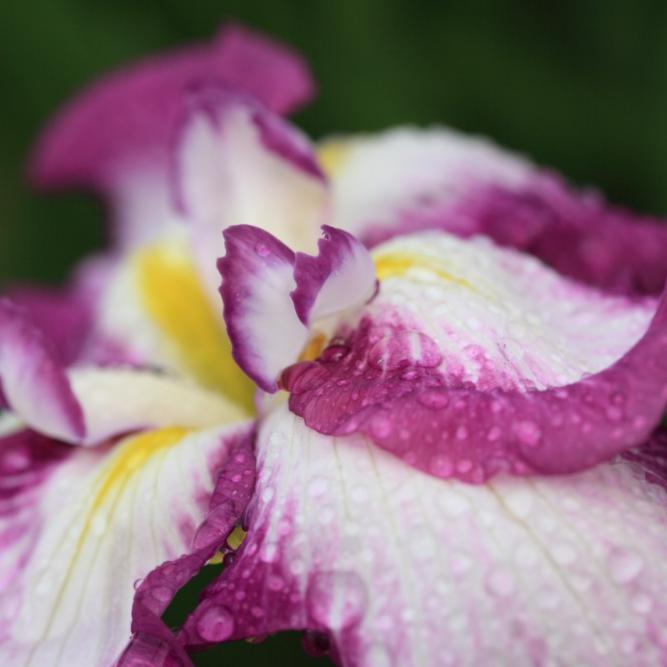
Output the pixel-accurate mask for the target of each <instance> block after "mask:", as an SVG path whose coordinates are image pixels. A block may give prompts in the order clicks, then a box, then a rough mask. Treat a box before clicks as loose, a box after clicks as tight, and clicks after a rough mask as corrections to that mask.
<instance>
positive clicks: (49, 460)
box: [0, 423, 254, 667]
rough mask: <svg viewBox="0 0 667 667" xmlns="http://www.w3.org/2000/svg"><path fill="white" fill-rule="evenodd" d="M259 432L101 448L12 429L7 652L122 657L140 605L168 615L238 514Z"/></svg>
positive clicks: (161, 433)
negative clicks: (252, 438)
mask: <svg viewBox="0 0 667 667" xmlns="http://www.w3.org/2000/svg"><path fill="white" fill-rule="evenodd" d="M251 430H252V426H251V425H250V424H248V423H246V424H238V425H233V426H218V427H216V428H214V429H211V430H208V431H202V432H188V431H186V430H184V429H180V428H171V429H162V430H158V431H151V432H146V433H142V434H140V435H134V436H131V437H128V438H126V439H123V440H121V441H119V442H118V443H116V444H115V445H114V446H107V447H98V448H94V449H84V448H72V447H68V446H66V445H62V444H59V443H57V442H54V441H52V440H49V439H47V438H44V437H43V436H40V435H38V434H36V433H34V432H30V431H17V432H15V433H14V434H12V435H10V436H6V437H4V438H2V439H0V544H1V545H2V549H0V568H1V569H0V618H1V619H2V623H0V662H2V664H3V665H7V667H18V666H19V665H26V664H29V663H31V664H35V665H41V664H44V665H46V664H48V665H53V666H54V667H55V666H57V665H67V666H68V667H70V666H71V667H79V666H80V667H89V666H90V665H100V666H104V665H109V666H110V665H112V664H115V662H116V659H117V658H118V657H119V656H120V654H121V652H122V651H123V649H124V647H125V645H126V644H127V643H128V641H129V640H130V636H131V624H132V620H133V619H132V614H133V605H134V609H135V612H136V609H137V608H140V609H142V610H143V612H144V613H145V614H150V613H153V614H156V615H159V614H160V613H161V612H162V611H163V610H164V609H165V608H166V606H167V605H168V604H169V602H170V600H171V599H172V597H173V595H174V594H175V592H176V591H177V590H178V588H179V587H181V586H182V585H183V584H184V583H185V582H186V581H187V578H188V577H189V576H191V575H192V574H194V573H195V572H196V570H197V569H198V568H199V567H201V566H202V565H203V563H204V562H205V560H206V558H208V557H210V555H211V554H212V553H213V552H214V551H215V550H216V548H218V547H219V546H220V545H221V544H222V543H223V542H224V539H225V537H226V533H227V532H229V530H230V529H231V528H232V527H233V525H234V522H235V521H236V520H238V518H239V516H240V514H241V512H242V511H243V506H244V505H245V502H246V501H247V498H248V497H249V494H250V491H251V489H252V485H253V478H254V470H253V467H252V466H250V467H247V466H246V468H247V470H246V469H243V470H241V469H240V468H239V463H238V461H237V460H236V457H237V456H238V455H239V454H240V452H241V451H244V452H245V454H244V455H246V456H247V455H248V452H249V442H248V438H249V435H250V432H251ZM244 441H245V442H246V443H248V445H246V447H245V449H243V450H241V449H240V447H241V445H242V443H243V442H244ZM228 469H229V470H234V474H233V475H232V477H233V479H234V480H235V481H233V480H232V477H229V476H228V475H227V476H226V471H228ZM221 472H222V476H221V477H220V479H224V480H226V481H225V482H223V483H222V485H221V486H218V487H217V488H216V483H217V482H216V480H218V478H219V475H220V473H221ZM240 473H242V474H240ZM223 496H224V497H223ZM223 508H224V509H223ZM232 514H235V516H233V517H232ZM223 515H225V517H226V522H225V520H223ZM216 517H217V518H216ZM218 519H219V520H218ZM206 522H208V523H206ZM211 522H212V523H213V524H215V527H216V528H217V532H216V531H215V530H212V529H211V530H209V529H207V528H206V527H205V526H206V525H209V526H211V525H212V523H211ZM202 531H203V532H206V533H207V537H206V539H202V538H201V537H200V535H201V534H202ZM205 551H206V554H205V553H204V552H205ZM195 561H196V563H195ZM158 566H160V568H159V570H158V572H159V576H158V575H155V574H151V575H149V573H151V571H152V570H154V568H156V567H158ZM147 575H149V576H148V577H147ZM145 577H147V578H145ZM144 578H145V579H144ZM142 579H143V582H142V583H141V584H140V585H138V587H137V590H136V591H135V582H137V581H141V580H142ZM135 622H136V616H135ZM156 664H157V663H156Z"/></svg>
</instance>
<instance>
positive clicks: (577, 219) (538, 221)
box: [320, 128, 667, 294]
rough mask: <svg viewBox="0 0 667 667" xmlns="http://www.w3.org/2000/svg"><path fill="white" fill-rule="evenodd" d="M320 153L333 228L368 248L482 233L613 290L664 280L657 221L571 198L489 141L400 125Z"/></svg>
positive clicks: (556, 182) (551, 178)
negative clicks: (429, 236)
mask: <svg viewBox="0 0 667 667" xmlns="http://www.w3.org/2000/svg"><path fill="white" fill-rule="evenodd" d="M320 156H321V159H322V163H323V165H324V167H325V169H326V171H327V173H328V175H329V176H330V178H331V187H332V191H333V200H332V223H331V224H334V225H336V226H339V227H342V228H343V229H347V230H349V231H351V232H352V233H354V234H356V235H358V236H360V237H361V238H363V240H364V241H365V242H367V243H368V244H370V245H376V244H377V243H379V242H381V241H384V240H387V239H388V238H391V237H393V236H396V235H399V234H406V233H410V232H414V231H417V230H424V229H441V230H444V231H447V232H449V233H452V234H456V235H459V236H464V237H468V236H471V235H475V234H485V235H487V236H490V237H491V238H493V239H494V240H495V241H496V242H497V243H500V244H502V245H507V246H512V247H515V248H519V249H521V250H524V251H525V252H529V253H531V254H533V255H535V256H536V257H538V258H540V259H541V260H542V261H544V262H546V263H547V264H549V265H551V266H553V267H554V268H555V269H557V270H558V271H559V272H561V273H563V274H565V275H568V276H571V277H573V278H575V279H577V280H580V281H582V282H585V283H588V284H591V285H594V286H597V287H601V288H604V289H609V290H613V291H615V292H621V293H631V294H633V293H638V294H659V293H660V291H661V290H662V287H663V285H664V283H665V280H666V279H667V262H665V260H664V258H665V255H666V253H667V228H665V225H664V223H663V222H662V221H661V220H658V219H655V218H650V217H648V216H640V215H636V214H633V213H631V212H629V211H627V210H624V209H622V208H619V207H615V206H611V205H609V204H608V203H607V202H605V201H604V199H603V198H602V197H601V196H600V195H599V194H598V193H596V192H592V191H590V190H585V191H581V192H579V191H576V190H574V189H573V188H572V187H570V186H568V184H567V183H565V182H564V181H563V180H562V179H561V178H560V177H559V176H557V175H555V174H553V173H552V172H549V171H547V170H545V169H541V168H539V167H536V166H535V165H534V164H531V163H530V162H529V161H528V160H526V159H524V158H522V157H521V156H518V155H514V154H512V153H510V152H508V151H503V150H501V149H500V148H498V147H497V146H495V145H493V144H492V143H490V142H488V141H485V140H482V139H479V138H476V137H467V136H465V135H462V134H460V133H457V132H455V131H453V130H449V129H446V128H435V129H429V130H418V129H410V128H402V129H396V130H391V131H389V132H386V133H384V134H381V135H379V136H361V137H349V138H345V137H343V138H341V139H336V140H332V141H330V142H326V143H325V144H324V145H323V146H322V148H321V149H320Z"/></svg>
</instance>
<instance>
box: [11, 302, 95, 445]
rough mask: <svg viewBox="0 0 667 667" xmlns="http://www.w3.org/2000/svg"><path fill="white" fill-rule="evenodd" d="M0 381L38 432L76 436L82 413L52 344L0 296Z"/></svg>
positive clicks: (80, 431)
mask: <svg viewBox="0 0 667 667" xmlns="http://www.w3.org/2000/svg"><path fill="white" fill-rule="evenodd" d="M0 380H1V381H2V390H3V394H4V397H5V399H6V401H7V403H8V404H9V405H10V406H11V407H12V409H13V410H15V411H16V412H17V413H18V414H19V415H21V417H22V418H24V419H25V420H26V421H27V422H28V423H30V424H31V425H33V426H34V427H35V428H37V430H39V431H40V432H42V433H45V434H48V435H52V436H55V437H59V438H63V439H65V440H69V441H72V440H74V441H76V440H78V439H80V438H82V437H83V436H84V434H85V431H86V426H85V422H84V415H83V411H82V409H81V405H80V404H79V401H78V400H77V398H76V396H75V395H74V392H73V390H72V387H71V386H70V382H69V379H68V377H67V374H66V373H65V369H64V367H63V365H62V364H61V362H60V359H59V355H58V352H57V350H56V349H55V347H54V346H53V344H52V343H51V341H50V340H49V339H47V338H46V337H45V336H44V335H43V333H42V332H41V330H40V329H39V328H38V327H36V326H35V325H34V324H33V323H32V322H31V321H30V319H29V317H28V315H27V313H26V312H25V311H24V310H23V309H21V308H19V307H18V306H16V305H15V304H13V303H11V302H10V301H9V300H7V299H2V300H0Z"/></svg>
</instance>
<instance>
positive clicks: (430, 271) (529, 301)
mask: <svg viewBox="0 0 667 667" xmlns="http://www.w3.org/2000/svg"><path fill="white" fill-rule="evenodd" d="M374 260H375V264H376V268H377V272H378V277H379V278H380V279H381V281H382V282H381V287H380V292H379V295H378V296H377V298H376V299H375V300H374V301H372V302H371V303H370V304H369V305H368V306H367V307H366V308H365V309H364V310H363V311H362V312H361V313H360V314H359V313H358V314H356V315H355V316H354V317H352V318H348V319H347V321H343V322H342V323H339V328H338V330H337V332H336V337H335V339H334V341H333V343H332V346H331V347H330V348H329V349H327V350H325V351H324V352H323V353H322V355H321V357H320V359H319V360H318V361H316V362H307V363H303V364H300V365H298V366H296V367H294V368H293V369H290V370H289V371H288V372H287V373H285V375H284V386H285V387H286V388H287V389H289V390H291V392H292V395H291V397H290V407H291V409H292V410H293V411H294V412H296V413H297V414H299V415H301V416H302V417H303V418H304V419H305V420H306V423H307V424H308V425H309V426H311V427H312V428H314V429H316V430H318V431H320V432H322V433H327V434H331V435H342V434H348V433H353V432H357V431H361V432H363V433H366V434H367V435H368V436H369V437H370V438H371V439H372V440H373V441H374V442H375V443H376V444H378V445H379V446H380V447H383V448H385V449H387V450H389V451H391V452H392V453H394V454H395V455H396V456H399V457H401V458H403V459H404V460H405V461H407V462H409V463H411V464H413V465H415V466H417V467H418V468H421V469H422V470H426V471H429V472H431V473H432V474H435V475H438V476H442V477H452V476H454V477H457V478H459V479H464V480H467V481H470V482H482V481H484V480H485V479H486V478H487V477H489V476H490V475H492V474H494V473H496V472H499V471H502V470H511V471H513V472H515V473H517V474H525V473H530V472H536V471H538V472H542V473H560V472H570V471H574V470H580V469H582V468H585V467H588V466H591V465H594V464H595V463H598V462H599V461H602V460H606V459H609V458H611V457H613V456H615V455H616V454H618V453H619V452H621V451H623V450H625V449H629V448H631V447H633V446H636V445H638V444H640V443H641V442H643V441H644V440H645V438H646V436H647V434H648V433H650V432H651V431H652V430H653V428H654V427H655V425H656V424H657V423H658V422H659V420H660V418H661V414H662V411H663V409H664V406H665V402H666V401H667V396H666V394H665V387H666V386H667V365H666V362H665V346H666V345H667V336H666V335H665V333H664V332H665V324H666V322H665V317H667V311H666V310H665V302H664V297H663V301H661V303H660V306H659V307H658V308H657V310H656V303H655V301H653V300H645V301H642V302H637V301H633V300H629V299H627V298H624V297H616V296H611V295H608V294H605V293H603V292H599V291H596V290H593V289H591V288H588V287H584V286H582V285H580V284H577V283H574V282H572V281H570V280H568V279H565V278H563V277H562V276H559V275H558V274H557V273H555V272H553V271H552V270H550V269H548V268H547V267H545V266H543V265H541V264H539V263H538V262H537V261H536V260H534V259H533V258H531V257H528V256H525V255H520V254H519V253H517V252H515V251H512V250H509V249H502V248H498V247H495V246H493V244H492V243H491V242H489V241H488V240H486V239H473V240H469V241H462V240H459V239H456V238H455V237H452V236H448V235H445V234H443V233H436V232H430V233H422V234H416V235H413V236H410V237H402V238H400V239H396V240H395V241H392V242H389V243H387V244H385V245H383V246H380V247H378V248H377V249H376V251H375V253H374ZM652 317H653V319H652V320H651V318H652ZM649 322H650V326H649Z"/></svg>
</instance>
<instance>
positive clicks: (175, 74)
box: [30, 26, 313, 243]
mask: <svg viewBox="0 0 667 667" xmlns="http://www.w3.org/2000/svg"><path fill="white" fill-rule="evenodd" d="M202 83H215V84H224V85H227V86H230V87H232V88H234V89H235V90H237V91H238V92H242V93H245V94H249V95H252V96H254V97H257V98H258V99H259V100H260V101H262V102H263V103H264V104H265V105H266V106H267V107H268V108H269V109H271V110H273V111H276V112H279V113H283V112H287V111H291V110H293V109H294V108H295V107H297V106H299V105H300V104H302V103H303V102H304V101H306V100H307V99H308V98H309V97H310V96H311V94H312V91H313V82H312V79H311V76H310V73H309V71H308V69H307V67H306V65H305V63H304V62H303V61H302V60H301V59H300V58H299V56H297V55H296V54H295V53H293V52H292V51H290V50H289V49H287V48H286V47H283V46H280V45H278V44H275V43H274V42H272V41H271V40H269V39H267V38H265V37H263V36H260V35H258V34H256V33H253V32H251V31H248V30H246V29H244V28H241V27H237V26H230V27H226V28H225V29H223V30H222V31H221V32H220V34H219V36H218V37H217V38H216V39H215V41H214V42H213V43H212V44H201V45H194V46H191V47H189V48H186V49H182V50H180V51H175V52H172V53H167V54H164V55H161V56H157V57H153V58H150V59H147V60H145V61H143V62H140V63H138V64H136V65H134V66H133V67H131V68H128V69H126V70H122V71H119V72H117V73H115V74H111V75H109V76H108V77H107V78H105V79H103V80H101V81H100V82H98V83H96V84H95V85H94V86H92V87H90V88H88V89H86V90H84V91H83V93H81V94H80V95H79V96H78V97H77V98H75V99H74V100H73V101H71V102H70V103H69V104H68V105H67V106H65V107H64V108H63V109H62V110H61V111H60V113H59V114H58V115H57V116H56V117H55V119H54V120H53V122H52V123H51V124H50V125H49V126H48V127H47V129H46V131H45V133H44V134H43V136H42V138H41V139H40V141H39V143H38V144H37V146H36V149H35V152H34V155H33V159H32V162H31V165H30V176H31V179H32V181H33V182H34V183H35V184H36V185H38V186H40V187H45V188H53V187H58V188H61V187H71V186H75V187H90V188H93V189H95V190H96V191H98V192H100V193H101V194H103V195H104V196H105V197H107V198H108V199H109V200H110V201H111V203H112V205H113V207H114V213H115V217H116V218H117V221H118V225H117V229H116V230H115V231H116V236H117V238H118V240H120V241H121V242H122V243H131V242H135V241H136V240H141V239H145V238H147V237H150V236H151V235H153V234H154V233H156V232H157V230H159V229H161V228H162V226H164V225H165V224H168V222H169V221H173V220H174V219H175V217H176V212H175V211H174V209H173V206H172V204H171V201H170V192H169V189H168V178H167V176H168V163H169V148H170V145H171V141H172V135H173V133H174V131H175V129H176V127H177V125H178V123H179V119H180V117H181V113H182V104H183V96H184V94H185V93H187V91H188V89H189V88H190V86H191V85H193V84H202ZM146 214H149V215H148V217H146Z"/></svg>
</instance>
